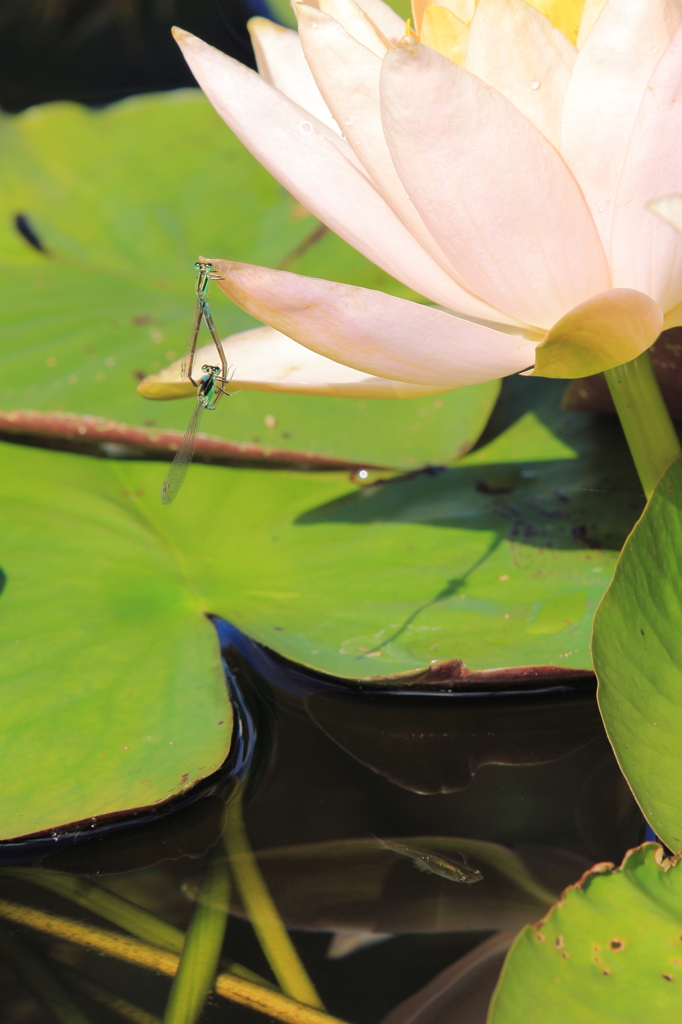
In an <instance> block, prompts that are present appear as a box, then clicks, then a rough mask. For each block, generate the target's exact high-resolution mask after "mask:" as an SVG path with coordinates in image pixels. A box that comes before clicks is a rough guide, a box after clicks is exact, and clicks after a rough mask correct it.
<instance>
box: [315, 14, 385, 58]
mask: <svg viewBox="0 0 682 1024" xmlns="http://www.w3.org/2000/svg"><path fill="white" fill-rule="evenodd" d="M318 4H319V8H320V10H321V11H322V12H323V13H324V14H328V15H329V16H330V18H334V20H335V21H338V23H339V24H340V25H342V26H343V28H345V30H346V32H348V33H350V35H351V36H352V37H353V39H357V41H358V42H359V43H362V45H363V46H366V47H367V49H368V50H371V52H372V53H374V54H376V55H377V57H383V56H384V54H385V53H386V42H387V40H386V41H385V40H383V39H382V38H381V36H380V34H379V33H378V32H377V30H376V28H375V27H374V25H373V24H372V22H371V21H370V19H369V18H368V17H367V15H366V14H365V12H364V11H363V10H361V8H360V7H358V5H357V4H356V3H355V0H318Z"/></svg>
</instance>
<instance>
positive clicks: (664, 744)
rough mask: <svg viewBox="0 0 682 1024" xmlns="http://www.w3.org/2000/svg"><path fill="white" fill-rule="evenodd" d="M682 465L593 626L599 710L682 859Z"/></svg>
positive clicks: (645, 522)
mask: <svg viewBox="0 0 682 1024" xmlns="http://www.w3.org/2000/svg"><path fill="white" fill-rule="evenodd" d="M681 554H682V460H680V459H678V460H677V461H675V462H674V463H673V464H672V465H671V466H670V468H669V469H668V471H667V472H666V473H665V474H664V476H663V478H662V479H661V481H660V482H659V484H658V486H657V487H656V489H655V491H654V492H653V494H652V496H651V498H650V500H649V503H648V505H647V507H646V509H645V511H644V514H643V515H642V518H641V519H640V521H639V522H638V523H637V525H636V527H635V529H634V530H633V532H632V534H631V535H630V537H629V538H628V541H627V543H626V544H625V547H624V548H623V552H622V554H621V556H620V560H619V562H618V566H617V568H616V573H615V576H614V579H613V583H612V584H611V586H610V587H609V589H608V591H607V592H606V594H605V596H604V600H603V601H602V603H601V605H600V607H599V610H598V612H597V615H596V618H595V623H594V641H593V650H594V661H595V667H596V670H597V674H598V677H599V704H600V707H601V711H602V714H603V716H604V722H605V725H606V729H607V732H608V734H609V738H610V739H611V742H612V744H613V747H614V750H615V752H616V756H617V757H618V760H619V762H620V765H621V767H622V769H623V772H624V773H625V776H626V778H627V780H628V782H629V783H630V785H631V786H632V789H633V792H634V794H635V796H636V797H637V800H638V801H639V805H640V807H641V808H642V810H643V812H644V815H645V817H646V818H647V820H648V821H649V822H650V823H651V825H652V827H653V829H654V831H655V833H656V835H658V836H660V837H661V839H663V841H664V842H665V843H666V844H667V845H668V846H669V847H670V849H671V850H674V851H675V852H679V851H680V850H682V828H681V825H682V790H681V789H680V783H679V771H678V765H679V752H680V745H681V744H682V690H681V686H682V578H681V576H680V569H679V561H680V555H681Z"/></svg>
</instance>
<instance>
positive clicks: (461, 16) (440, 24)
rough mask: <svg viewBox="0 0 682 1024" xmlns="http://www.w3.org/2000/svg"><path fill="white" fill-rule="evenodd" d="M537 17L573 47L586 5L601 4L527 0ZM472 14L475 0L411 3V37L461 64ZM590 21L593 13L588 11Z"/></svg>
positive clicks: (596, 2)
mask: <svg viewBox="0 0 682 1024" xmlns="http://www.w3.org/2000/svg"><path fill="white" fill-rule="evenodd" d="M529 2H530V3H531V4H532V6H533V7H535V8H536V9H537V10H538V11H540V12H541V14H544V15H545V16H546V17H547V18H549V20H550V21H551V22H552V24H553V25H554V27H555V28H558V29H559V30H560V31H561V32H563V33H564V35H565V36H566V38H567V39H569V40H570V41H571V42H572V43H573V44H575V43H576V41H577V39H578V30H579V28H580V20H581V18H582V16H583V8H584V7H585V5H586V3H587V6H588V7H589V8H591V9H592V8H597V10H598V8H599V7H600V6H601V5H602V3H603V0H529ZM475 10H476V0H441V3H438V4H433V3H428V2H427V0H412V16H413V19H414V25H415V28H414V31H413V30H412V29H410V30H409V34H411V35H415V36H416V37H417V38H418V39H419V40H420V41H421V42H422V43H424V45H425V46H430V47H431V49H432V50H437V51H438V53H442V54H443V56H444V57H449V59H450V60H452V61H454V62H455V63H456V64H464V61H465V58H466V49H467V38H468V35H469V25H470V24H471V19H472V18H473V16H474V11H475ZM590 15H591V16H592V17H591V19H590V20H594V12H593V11H592V10H590Z"/></svg>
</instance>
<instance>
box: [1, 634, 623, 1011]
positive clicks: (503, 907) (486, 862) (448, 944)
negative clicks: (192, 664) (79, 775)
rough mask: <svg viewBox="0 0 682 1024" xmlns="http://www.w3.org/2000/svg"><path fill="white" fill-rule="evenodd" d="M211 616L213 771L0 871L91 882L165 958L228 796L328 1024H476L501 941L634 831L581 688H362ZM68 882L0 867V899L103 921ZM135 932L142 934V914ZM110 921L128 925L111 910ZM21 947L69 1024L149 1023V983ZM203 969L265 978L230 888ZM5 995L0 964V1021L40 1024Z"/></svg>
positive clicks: (19, 991) (161, 982) (21, 987)
mask: <svg viewBox="0 0 682 1024" xmlns="http://www.w3.org/2000/svg"><path fill="white" fill-rule="evenodd" d="M215 625H216V628H217V629H218V634H219V637H220V639H221V643H222V645H223V653H224V660H225V667H226V673H227V677H228V680H229V682H230V686H231V691H232V695H233V699H234V701H235V706H236V710H237V712H238V717H239V721H240V728H239V730H238V736H237V740H236V743H235V747H234V749H233V751H232V752H231V755H230V758H229V759H228V761H227V762H226V765H225V766H223V768H222V769H221V771H220V772H218V773H216V775H215V776H214V777H212V778H211V779H209V780H206V782H205V783H204V784H202V785H201V786H199V787H197V788H196V790H195V791H193V792H192V793H191V794H189V795H187V796H186V797H185V798H184V799H183V801H176V803H175V805H173V806H166V807H162V808H158V809H156V810H154V811H148V812H145V813H144V814H142V815H140V817H139V818H138V819H137V820H136V821H130V820H128V821H120V820H119V821H108V822H95V823H94V824H95V828H94V829H93V830H92V832H91V833H90V834H89V835H88V834H87V833H86V831H85V829H84V828H83V827H82V826H79V827H75V828H72V829H71V830H68V829H66V830H63V831H62V832H61V833H60V834H59V835H58V836H57V839H56V841H55V840H54V839H51V838H50V837H40V836H38V837H32V838H29V839H27V840H25V841H23V842H12V843H6V844H2V845H1V846H0V854H1V855H2V857H3V863H4V864H10V863H14V864H17V863H18V864H24V865H28V864H30V863H34V864H35V863H38V865H39V866H40V867H41V868H42V869H43V871H44V872H47V871H49V872H51V873H54V872H61V873H67V874H66V876H65V875H64V874H61V875H59V876H55V875H54V874H51V875H50V877H52V878H55V877H60V878H62V879H63V878H65V877H66V878H71V879H72V880H73V881H74V882H75V879H74V878H73V876H76V875H85V876H90V878H91V880H92V881H96V882H97V883H98V885H100V886H103V887H104V888H105V889H106V890H108V891H109V892H110V893H115V894H118V896H120V897H125V899H126V900H128V901H131V902H132V903H133V904H136V905H137V906H138V907H144V908H146V910H147V911H150V912H151V913H152V914H153V915H158V916H159V917H160V918H162V919H163V921H164V922H165V924H164V925H158V927H161V928H162V929H163V928H165V929H166V932H165V933H164V934H165V935H166V938H167V940H168V942H171V943H172V942H175V943H176V947H175V948H179V946H177V944H178V943H181V941H182V937H181V936H180V935H179V933H178V932H177V930H176V929H178V928H181V929H184V928H186V926H187V923H188V921H189V919H190V916H191V914H192V911H193V908H194V907H195V906H196V905H197V903H196V901H197V898H199V899H200V900H203V901H204V902H205V900H206V899H208V898H209V897H206V896H204V897H202V896H201V893H206V892H207V890H206V887H204V889H200V882H201V878H202V875H203V872H204V866H205V863H206V855H207V852H208V851H209V850H210V849H213V850H214V853H215V852H216V851H219V848H218V847H217V846H216V844H217V843H218V841H219V839H220V835H221V832H222V830H223V828H224V824H225V813H226V812H225V809H226V806H227V814H228V815H229V814H230V801H231V800H233V798H234V796H235V794H236V793H237V792H239V793H241V794H242V796H243V798H244V815H245V822H246V828H247V832H248V835H249V838H250V841H251V844H252V846H253V847H254V849H255V851H256V852H257V870H259V871H260V873H262V876H263V877H264V879H265V881H266V882H267V886H268V888H269V890H270V892H271V894H272V896H273V897H274V900H275V903H276V906H277V909H278V911H279V914H280V915H281V917H282V919H283V921H284V924H285V925H286V926H287V928H289V929H291V930H292V934H293V937H294V941H295V945H296V947H297V949H298V951H299V953H300V955H301V958H302V960H303V963H304V964H305V966H306V968H307V970H308V972H309V974H310V976H311V978H312V980H313V982H314V984H315V986H316V988H317V989H318V991H319V993H320V995H321V997H322V999H323V1001H324V1003H325V1006H326V1007H327V1010H328V1012H329V1013H331V1014H333V1015H335V1016H337V1017H341V1018H344V1019H345V1020H348V1021H351V1022H354V1024H377V1022H379V1021H380V1020H381V1019H382V1017H384V1016H385V1015H387V1014H388V1015H389V1016H388V1017H387V1019H386V1024H427V1021H428V1024H445V1022H446V1021H448V1020H450V1019H452V1016H453V1010H452V1008H453V1007H459V1012H460V1013H461V1015H462V1016H461V1020H462V1021H465V1022H466V1024H482V1022H483V1021H484V1019H485V1005H486V1002H487V999H488V997H489V993H490V991H491V987H492V985H493V983H494V979H495V977H496V973H497V971H498V970H499V965H500V963H501V960H502V957H503V954H504V950H505V949H506V947H507V945H508V944H509V941H510V939H511V935H512V934H513V933H514V932H515V931H516V930H517V929H518V928H519V927H521V926H522V925H523V924H524V923H525V922H528V921H534V920H537V918H538V917H540V916H541V915H542V914H543V913H544V911H545V909H546V907H547V906H548V904H549V903H550V902H551V901H552V900H553V899H555V898H556V897H557V896H558V894H559V893H560V891H561V889H562V888H563V887H565V886H566V885H568V884H570V883H571V882H573V881H575V880H576V879H577V878H578V877H579V876H580V874H581V873H582V872H583V871H584V870H585V869H586V868H587V867H589V866H590V865H591V864H592V863H593V862H594V861H595V860H604V859H618V858H619V857H620V856H621V855H622V853H623V852H624V851H625V849H627V848H628V847H629V846H633V845H635V844H636V843H637V842H638V841H639V839H640V833H641V831H642V822H641V817H640V815H639V812H638V810H637V808H636V805H635V804H634V801H633V799H632V797H631V795H630V793H629V790H628V788H627V786H626V785H625V783H624V781H623V778H622V776H621V774H620V772H619V770H618V767H617V765H616V763H615V760H614V758H613V755H612V754H611V752H610V748H609V745H608V742H607V740H606V737H605V736H604V733H603V730H602V728H601V724H600V719H599V716H598V713H597V710H596V703H595V699H594V695H593V692H592V690H591V684H590V683H589V681H588V682H585V681H584V680H583V681H580V680H578V681H576V682H575V683H574V684H570V683H565V682H564V683H562V685H556V686H551V685H546V684H545V685H543V686H537V685H536V688H535V690H533V689H532V688H527V689H526V690H525V691H519V692H517V693H516V694H514V695H510V694H508V693H507V694H505V693H502V694H501V693H499V692H498V693H497V694H482V693H481V692H480V690H479V691H478V692H476V693H468V694H467V693H466V692H463V691H461V690H460V691H459V692H457V693H455V694H453V693H439V692H437V691H436V692H431V693H415V692H414V689H412V690H411V691H410V693H409V694H408V693H406V694H397V693H396V692H395V691H393V692H392V693H385V694H381V693H376V692H375V693H372V694H368V693H362V692H358V691H357V690H353V689H351V688H349V687H348V685H347V684H345V683H344V682H343V681H342V680H334V679H331V678H325V677H322V676H315V675H314V674H311V673H307V672H305V671H304V670H302V669H297V668H296V667H294V666H289V665H287V664H286V663H284V662H282V661H281V659H279V660H278V659H276V658H273V657H271V656H270V655H269V654H268V653H267V652H265V651H264V650H263V649H262V648H258V646H257V645H255V644H253V643H252V642H251V641H250V640H248V639H247V638H246V637H243V636H242V635H241V634H239V633H238V632H237V631H236V630H234V629H232V628H231V627H229V626H228V625H227V624H226V623H221V622H220V621H216V623H215ZM256 738H257V741H256ZM247 769H248V770H247ZM232 814H233V815H234V814H235V805H234V804H232ZM370 833H371V834H373V835H375V836H378V837H379V838H380V840H388V842H387V843H386V844H385V845H382V843H381V842H377V841H376V840H375V839H372V838H367V837H368V834H370ZM389 843H392V844H403V845H407V846H408V847H410V848H415V847H416V848H419V849H421V850H429V851H432V852H433V853H435V854H438V855H440V856H441V857H443V858H447V859H449V860H450V861H454V862H456V863H462V864H464V865H467V864H468V865H469V866H470V867H471V868H474V869H477V870H478V871H480V873H481V874H482V876H483V877H482V879H480V880H479V881H478V882H477V884H475V885H453V884H452V881H451V880H450V879H448V878H446V877H439V876H438V875H437V874H434V873H432V872H430V873H423V874H420V873H418V872H416V871H415V870H414V869H413V867H412V865H411V864H410V863H409V861H408V860H407V859H405V858H404V857H400V856H396V853H395V852H393V849H395V846H394V847H393V849H391V848H387V847H389ZM218 855H219V854H218ZM95 876H97V877H96V878H95ZM70 884H71V882H68V883H66V888H65V887H64V886H62V891H61V892H57V891H46V890H45V889H44V888H43V887H38V886H37V885H36V884H35V879H33V880H32V879H31V876H30V874H29V873H28V872H27V871H26V870H25V869H19V870H18V871H13V872H12V873H11V874H9V873H7V874H5V876H1V875H0V899H2V898H4V899H9V900H11V901H14V902H15V903H18V904H21V905H25V906H27V907H29V908H38V909H40V910H41V911H47V912H48V913H52V914H55V915H58V916H60V917H65V916H66V917H71V918H75V919H77V920H81V921H86V923H88V922H90V923H91V925H95V926H96V927H97V928H100V929H101V928H102V927H104V926H106V927H107V928H111V927H112V925H111V922H112V921H114V920H115V918H112V917H110V918H109V920H108V921H104V922H103V921H102V919H101V917H98V916H96V915H95V914H94V913H92V906H91V909H90V911H88V910H85V909H83V908H84V907H86V906H87V905H88V904H87V903H81V904H80V906H76V905H75V904H74V903H73V900H71V899H69V898H67V895H68V894H67V895H65V893H67V890H68V886H69V885H70ZM53 888H55V887H53ZM56 888H59V887H58V886H57V887H56ZM237 888H238V886H237ZM93 891H94V892H95V893H98V892H100V890H99V889H96V890H93ZM210 898H211V899H215V898H217V897H210ZM119 902H120V901H119ZM247 904H248V901H247ZM202 905H203V904H202ZM117 906H118V904H117ZM120 906H123V907H126V906H129V904H120ZM119 909H120V907H119ZM218 909H220V908H218ZM223 909H225V906H223ZM117 913H118V911H117ZM149 920H150V921H151V922H152V924H151V925H150V926H149V927H152V930H153V929H154V928H156V927H157V925H154V923H153V922H154V921H155V920H156V921H157V924H158V918H150V919H149ZM118 924H119V927H123V928H127V927H128V926H127V925H126V924H125V914H124V916H123V918H121V919H120V920H118ZM169 925H170V926H172V927H171V929H170V931H168V926H169ZM128 930H129V929H128ZM20 934H21V939H22V941H24V942H25V943H27V944H29V945H30V947H31V949H32V950H33V951H34V952H37V954H38V956H39V957H41V958H42V960H43V962H44V963H45V964H47V965H48V966H49V968H50V970H51V971H53V972H54V974H55V977H58V978H59V981H60V984H62V985H63V986H65V988H66V989H67V990H68V991H69V992H70V993H71V994H72V996H73V998H74V999H76V1001H79V1002H80V1005H81V1006H82V1007H83V1009H84V1010H85V1012H86V1013H87V1014H88V1015H89V1016H88V1018H87V1019H89V1020H90V1021H95V1022H100V1021H101V1022H102V1024H106V1022H107V1021H109V1020H111V1021H115V1020H121V1019H125V1014H124V1015H123V1018H122V1016H121V1013H122V1012H123V1011H122V1010H121V1007H120V1006H119V1010H118V1011H116V1010H114V1009H112V1007H111V1006H110V1007H109V1008H108V1009H107V1008H106V1007H103V1004H102V1002H101V999H102V998H103V997H102V995H101V993H102V992H103V991H104V992H105V993H107V992H108V993H109V995H110V996H111V998H113V999H115V998H117V997H120V998H123V999H124V1000H128V1002H129V1003H131V1004H135V1005H136V1006H137V1007H138V1008H142V1009H144V1010H145V1012H146V1013H147V1014H148V1015H149V1014H152V1015H153V1017H155V1018H156V1019H157V1020H160V1018H161V1017H162V1016H163V1012H164V1004H165V999H166V997H167V993H168V987H169V985H168V981H167V979H164V978H162V977H160V976H158V975H156V974H155V973H153V972H150V971H149V970H142V969H140V968H138V967H133V966H130V965H127V964H125V963H123V962H121V961H120V960H117V959H115V958H113V959H112V958H107V959H104V958H102V957H101V956H99V955H97V954H96V953H93V952H89V951H88V950H87V949H85V948H83V947H82V946H79V945H78V943H74V942H66V941H63V940H57V939H55V938H54V937H53V938H49V937H48V936H46V935H45V934H44V933H41V931H40V930H39V929H36V928H33V930H31V929H29V928H22V929H21V931H20ZM137 934H140V933H139V932H138V933H137ZM169 935H170V938H168V936H169ZM1 938H2V935H1V934H0V939H1ZM484 940H485V941H484ZM147 941H151V940H149V939H148V940H147ZM159 941H160V940H159ZM165 948H168V949H170V948H174V947H172V945H167V946H166V947H165ZM328 953H330V955H328ZM339 954H347V955H339ZM223 956H224V958H226V959H227V960H228V961H238V963H239V964H241V965H244V967H245V969H246V974H245V975H244V977H247V976H249V977H250V976H251V974H252V972H256V973H257V974H258V975H260V976H262V977H263V978H264V979H265V980H266V981H267V982H269V983H270V984H273V983H274V978H273V975H272V974H271V973H270V970H269V967H268V963H267V961H266V960H265V958H264V955H263V952H262V950H261V948H260V946H259V944H258V942H257V940H256V938H255V935H254V931H253V929H252V927H251V925H250V924H249V923H248V921H247V920H246V916H245V911H244V909H243V906H242V904H241V902H240V897H239V894H238V893H237V892H233V893H232V896H231V902H230V919H229V924H228V928H227V935H226V940H225V945H224V948H223ZM223 969H224V967H223ZM249 972H251V974H250V973H249ZM26 985H27V982H26V980H24V981H20V980H19V978H18V975H17V973H16V970H12V969H10V967H8V966H3V965H0V1019H1V1020H2V1021H7V1022H17V1024H18V1022H20V1021H22V1022H25V1024H43V1022H45V1024H47V1022H48V1021H51V1020H52V1019H53V1017H52V1016H50V1013H49V1012H48V1011H47V1010H45V1009H44V1008H42V1007H41V1006H40V1004H39V1002H38V1001H37V1000H36V998H35V996H34V995H31V994H30V993H29V992H28V990H27V988H26ZM88 986H89V988H88ZM93 986H94V987H93ZM29 987H30V985H29ZM97 992H99V996H97ZM112 993H113V995H112ZM98 1000H99V1001H98ZM119 1011H120V1012H119ZM228 1014H229V1018H230V1020H231V1021H233V1022H236V1024H242V1021H243V1022H244V1024H248V1022H255V1021H256V1020H257V1019H260V1020H262V1021H265V1020H266V1018H265V1017H264V1016H259V1017H258V1018H257V1017H255V1016H254V1014H253V1012H252V1011H250V1010H247V1009H245V1008H243V1007H241V1006H239V1005H237V1004H234V1003H231V1004H226V1003H225V1002H221V1003H220V1004H218V1003H217V1002H216V1003H213V1004H211V1005H209V1006H208V1007H207V1008H206V1009H205V1011H204V1015H203V1016H202V1018H201V1019H202V1021H204V1022H206V1024H210V1022H211V1021H215V1022H218V1021H221V1020H224V1019H226V1016H227V1015H228ZM127 1019H133V1018H132V1017H130V1016H128V1018H127ZM138 1019H143V1018H142V1017H138ZM151 1019H152V1018H149V1017H148V1018H147V1020H148V1021H149V1022H150V1021H151ZM458 1019H460V1018H458Z"/></svg>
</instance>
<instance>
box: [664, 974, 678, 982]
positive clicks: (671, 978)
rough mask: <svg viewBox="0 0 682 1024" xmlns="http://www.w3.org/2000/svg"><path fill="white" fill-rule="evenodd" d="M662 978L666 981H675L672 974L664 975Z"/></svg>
mask: <svg viewBox="0 0 682 1024" xmlns="http://www.w3.org/2000/svg"><path fill="white" fill-rule="evenodd" d="M661 977H662V978H663V980H664V981H674V980H675V979H674V978H673V976H672V974H662V975H661Z"/></svg>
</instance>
